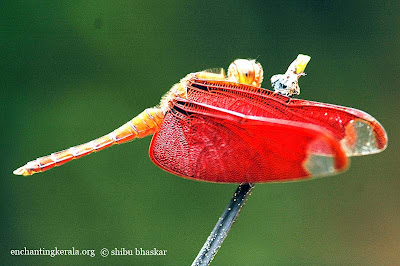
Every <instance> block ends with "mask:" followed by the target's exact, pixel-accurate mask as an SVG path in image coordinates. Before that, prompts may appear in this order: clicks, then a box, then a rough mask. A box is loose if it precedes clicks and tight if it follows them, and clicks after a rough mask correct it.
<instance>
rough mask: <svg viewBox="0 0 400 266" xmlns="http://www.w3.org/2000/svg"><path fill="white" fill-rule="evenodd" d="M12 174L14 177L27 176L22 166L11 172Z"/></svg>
mask: <svg viewBox="0 0 400 266" xmlns="http://www.w3.org/2000/svg"><path fill="white" fill-rule="evenodd" d="M13 174H14V175H24V176H26V175H28V174H27V172H26V170H25V168H24V167H23V166H22V167H20V168H18V169H16V170H14V171H13Z"/></svg>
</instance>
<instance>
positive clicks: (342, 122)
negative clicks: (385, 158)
mask: <svg viewBox="0 0 400 266" xmlns="http://www.w3.org/2000/svg"><path fill="white" fill-rule="evenodd" d="M188 99H189V100H191V101H195V102H200V103H206V104H209V105H212V106H216V107H221V108H225V109H228V110H232V111H236V112H239V113H242V114H244V115H253V116H262V117H269V118H277V119H283V120H289V121H297V122H302V123H307V124H313V125H317V126H320V127H323V128H325V129H327V130H329V131H330V132H331V134H332V135H333V136H334V137H335V138H336V139H337V140H340V142H341V143H342V144H343V146H344V147H345V149H346V154H347V156H356V155H366V154H372V153H377V152H380V151H382V150H384V149H385V148H386V145H387V136H386V132H385V130H384V128H383V127H382V126H381V124H380V123H379V122H378V121H377V120H376V119H375V118H373V117H372V116H370V115H369V114H367V113H365V112H363V111H360V110H357V109H354V108H349V107H343V106H337V105H332V104H325V103H318V102H312V101H306V100H298V99H292V98H289V97H286V96H282V95H279V94H277V93H274V92H273V91H270V90H266V89H263V88H256V87H253V86H249V85H243V84H238V83H234V82H226V81H212V80H202V79H196V78H192V79H191V80H189V82H188Z"/></svg>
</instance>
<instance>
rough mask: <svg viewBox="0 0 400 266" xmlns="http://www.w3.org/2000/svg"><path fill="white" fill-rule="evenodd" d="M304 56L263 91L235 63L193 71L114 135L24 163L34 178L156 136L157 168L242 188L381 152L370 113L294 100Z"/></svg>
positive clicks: (245, 65)
mask: <svg viewBox="0 0 400 266" xmlns="http://www.w3.org/2000/svg"><path fill="white" fill-rule="evenodd" d="M309 60H310V57H309V56H306V55H299V56H298V57H297V58H296V60H294V61H293V63H292V64H291V65H290V66H289V68H288V70H287V72H286V73H285V74H282V75H275V76H273V77H272V78H271V82H272V86H273V88H274V89H275V91H271V90H267V89H263V88H261V82H262V80H263V69H262V67H261V65H260V64H259V63H257V62H256V61H255V60H246V59H237V60H235V61H234V62H233V63H232V64H231V65H230V66H229V69H228V75H225V74H224V71H223V70H221V71H219V72H216V71H201V72H197V73H191V74H189V75H187V76H186V77H185V78H183V79H182V80H181V81H180V82H179V83H177V84H175V85H174V86H173V87H172V88H171V89H170V90H169V92H168V93H167V94H166V95H165V96H164V97H162V99H161V103H160V105H159V106H157V107H154V108H148V109H146V110H144V111H143V112H142V113H141V114H139V115H138V116H136V117H135V118H133V119H132V120H130V121H129V122H127V123H126V124H124V125H123V126H121V127H120V128H118V129H116V130H114V131H113V132H111V133H109V134H107V135H105V136H103V137H100V138H98V139H95V140H92V141H90V142H88V143H85V144H82V145H78V146H75V147H71V148H69V149H66V150H63V151H60V152H55V153H52V154H51V155H48V156H44V157H41V158H38V159H36V160H34V161H31V162H28V163H27V164H26V165H25V166H22V167H20V168H18V169H17V170H15V171H14V174H16V175H32V174H35V173H38V172H43V171H46V170H48V169H50V168H53V167H55V166H59V165H62V164H64V163H66V162H68V161H70V160H72V159H77V158H80V157H82V156H85V155H88V154H90V153H92V152H96V151H99V150H102V149H104V148H107V147H109V146H111V145H113V144H121V143H125V142H128V141H131V140H133V139H134V138H142V137H145V136H148V135H151V134H154V136H153V139H152V141H151V144H150V151H149V153H150V158H151V160H152V161H153V162H154V163H155V164H156V165H158V166H159V167H161V168H162V169H164V170H166V171H168V172H170V173H173V174H176V175H179V176H182V177H185V178H191V179H196V180H203V181H210V182H226V183H242V182H271V181H289V180H302V179H307V178H310V177H315V176H326V175H332V174H336V173H339V172H342V171H344V170H346V168H347V167H348V164H349V159H348V157H351V156H358V155H367V154H373V153H378V152H381V151H383V150H384V149H385V148H386V146H387V136H386V132H385V130H384V128H383V127H382V126H381V125H380V123H379V122H378V121H377V120H376V119H374V118H373V117H372V116H370V115H369V114H367V113H365V112H363V111H360V110H357V109H354V108H349V107H342V106H338V105H332V104H326V103H319V102H313V101H307V100H300V99H293V98H292V97H291V96H293V95H296V94H299V93H300V88H299V86H298V79H299V78H300V77H301V76H303V75H305V74H304V69H305V67H306V65H307V64H308V62H309Z"/></svg>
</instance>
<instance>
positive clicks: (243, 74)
mask: <svg viewBox="0 0 400 266" xmlns="http://www.w3.org/2000/svg"><path fill="white" fill-rule="evenodd" d="M263 78H264V71H263V68H262V66H261V64H260V63H258V62H256V60H249V59H236V60H235V61H233V63H232V64H231V65H230V66H229V68H228V80H230V81H234V82H239V83H242V84H247V85H253V86H256V87H260V86H261V83H262V81H263Z"/></svg>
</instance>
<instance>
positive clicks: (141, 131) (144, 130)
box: [14, 108, 164, 176]
mask: <svg viewBox="0 0 400 266" xmlns="http://www.w3.org/2000/svg"><path fill="white" fill-rule="evenodd" d="M163 120H164V114H163V113H162V111H161V110H160V109H159V108H148V109H146V110H144V111H143V112H142V113H140V114H139V115H138V116H136V117H135V118H133V119H132V120H130V121H129V122H127V123H125V124H124V125H122V126H121V127H119V128H117V129H115V130H114V131H113V132H111V133H109V134H107V135H105V136H103V137H100V138H97V139H94V140H92V141H89V142H87V143H84V144H81V145H78V146H74V147H71V148H69V149H66V150H63V151H59V152H54V153H52V154H50V155H47V156H44V157H40V158H37V159H36V160H33V161H30V162H28V163H27V164H26V165H24V166H22V167H20V168H18V169H17V170H15V171H14V174H16V175H24V176H28V175H33V174H35V173H39V172H44V171H47V170H49V169H51V168H53V167H55V166H60V165H62V164H65V163H66V162H69V161H71V160H73V159H78V158H80V157H82V156H85V155H89V154H91V153H93V152H97V151H101V150H103V149H105V148H107V147H110V146H112V145H114V144H122V143H125V142H128V141H131V140H133V139H135V138H143V137H146V136H148V135H151V134H153V133H154V132H156V131H158V129H159V128H160V126H161V124H162V122H163Z"/></svg>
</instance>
